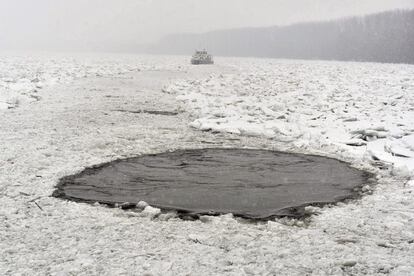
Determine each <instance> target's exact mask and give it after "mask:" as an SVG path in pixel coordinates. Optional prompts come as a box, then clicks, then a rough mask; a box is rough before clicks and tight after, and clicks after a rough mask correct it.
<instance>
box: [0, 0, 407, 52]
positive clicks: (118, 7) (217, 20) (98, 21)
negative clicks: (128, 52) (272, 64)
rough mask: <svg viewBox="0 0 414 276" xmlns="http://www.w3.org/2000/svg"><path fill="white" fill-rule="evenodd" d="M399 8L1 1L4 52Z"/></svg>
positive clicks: (338, 1)
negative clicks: (6, 50)
mask: <svg viewBox="0 0 414 276" xmlns="http://www.w3.org/2000/svg"><path fill="white" fill-rule="evenodd" d="M398 8H400V9H403V8H414V0H0V48H8V49H14V48H16V49H17V48H29V49H30V48H33V49H47V48H49V49H53V48H68V49H70V48H77V49H94V48H105V47H106V46H108V47H113V46H116V45H126V44H131V43H132V44H140V43H148V42H152V41H155V40H157V39H159V38H160V37H162V36H164V35H166V34H170V33H181V32H205V31H209V30H216V29H223V28H237V27H249V26H269V25H286V24H291V23H295V22H301V21H313V20H326V19H332V18H337V17H343V16H350V15H360V14H365V13H374V12H379V11H384V10H390V9H398Z"/></svg>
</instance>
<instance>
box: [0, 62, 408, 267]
mask: <svg viewBox="0 0 414 276" xmlns="http://www.w3.org/2000/svg"><path fill="white" fill-rule="evenodd" d="M36 58H39V57H36ZM50 59H51V57H47V56H46V57H40V58H39V60H37V59H36V60H33V58H30V59H28V58H27V57H21V59H20V64H22V67H21V68H24V69H21V70H20V69H19V70H18V69H16V68H18V66H17V67H16V68H15V67H14V66H13V64H19V63H13V62H15V61H16V57H10V56H7V57H4V56H2V57H1V58H0V61H1V63H0V72H2V73H1V77H0V82H1V84H2V86H1V87H2V89H1V90H0V94H2V93H4V92H5V94H6V93H13V94H14V95H17V96H18V97H23V98H24V97H26V96H25V95H27V93H26V92H25V91H26V90H25V89H26V88H27V89H29V91H31V92H28V94H32V93H36V94H38V96H39V100H36V101H30V100H27V101H25V100H21V101H20V103H21V104H19V106H10V105H9V103H8V105H7V107H6V108H9V107H15V108H11V109H3V110H0V112H1V116H2V120H1V122H0V140H1V141H2V143H1V145H0V198H1V200H0V201H1V208H0V269H1V271H2V273H3V274H5V275H71V274H76V275H144V274H145V273H147V275H383V274H391V275H413V271H414V253H413V252H414V242H413V241H414V213H413V210H414V200H413V197H414V181H413V180H410V181H409V180H408V177H409V175H410V174H412V166H411V165H412V163H410V162H412V156H410V154H411V152H412V151H413V148H412V147H413V146H412V135H413V134H412V133H413V132H414V125H413V124H414V117H413V112H414V111H413V108H414V106H413V104H414V101H413V96H414V94H413V93H414V91H413V89H414V77H413V76H414V74H413V73H414V66H408V65H381V64H369V63H368V64H362V63H337V62H303V61H280V60H279V61H278V60H255V59H217V63H218V65H215V66H206V67H191V66H188V65H187V60H185V59H182V58H180V57H138V56H132V57H131V56H128V57H121V56H106V57H97V56H95V57H92V58H91V57H77V58H76V59H72V57H65V56H64V57H62V59H65V60H67V61H68V62H67V65H64V64H65V62H62V60H61V59H56V57H54V59H56V61H55V62H53V64H54V65H53V66H46V65H45V64H48V63H47V62H45V60H50ZM17 60H18V59H17ZM30 60H33V62H32V63H31V62H30ZM84 63H87V64H88V65H87V66H85V67H82V66H80V65H79V64H84ZM54 66H58V69H50V68H54ZM36 68H43V69H42V70H41V71H42V72H43V73H42V74H40V77H37V75H36V74H37V73H36V70H37V69H36ZM81 68H85V69H81ZM82 70H84V71H82ZM13 72H14V73H13ZM53 72H55V73H53ZM96 72H101V73H96ZM103 72H107V73H103ZM78 73H79V75H77V74H78ZM56 76H57V77H56ZM62 76H68V77H67V78H66V77H62ZM34 77H37V78H38V79H39V80H40V81H41V82H42V83H49V84H50V85H49V84H48V85H44V86H43V87H42V88H41V89H40V88H33V85H35V84H32V80H33V78H34ZM55 77H56V78H57V79H58V81H55V82H54V84H53V83H52V80H53V78H55ZM10 79H12V80H14V81H13V82H9V81H8V80H10ZM22 79H27V80H29V81H30V85H29V81H27V80H24V81H22ZM66 80H67V81H66ZM11 83H24V84H25V85H24V87H25V89H18V88H16V87H14V86H13V85H11ZM33 83H37V82H33ZM26 84H27V86H26ZM29 86H30V88H29ZM34 90H37V91H36V92H34ZM10 91H13V92H10ZM25 93H26V94H25ZM7 97H9V96H7ZM119 110H124V111H125V112H120V111H119ZM134 110H163V111H179V114H178V115H177V116H162V115H155V114H148V113H131V112H128V111H134ZM345 111H346V112H345ZM182 112H183V113H182ZM189 125H191V127H189ZM200 130H204V131H200ZM207 130H208V131H207ZM375 136H376V137H377V138H379V139H375ZM212 146H215V147H221V146H225V147H255V148H266V149H278V150H291V151H301V152H312V153H320V154H324V155H329V156H336V157H338V158H339V159H342V160H346V161H348V162H351V163H352V164H353V165H354V166H357V167H360V168H365V169H368V170H371V171H375V172H376V173H377V174H378V185H377V186H376V187H374V189H373V190H372V187H367V195H365V196H364V197H363V198H361V199H360V200H355V201H352V202H350V203H347V204H338V206H335V207H325V208H322V209H313V210H312V211H314V212H317V213H319V214H318V215H315V216H313V217H311V219H310V221H295V220H285V219H279V220H276V221H270V222H266V223H252V222H248V221H244V220H239V219H237V218H233V217H232V216H231V215H226V216H221V217H204V218H203V219H202V220H200V221H183V220H180V219H178V218H176V217H174V215H161V216H158V217H157V216H156V214H157V212H156V211H154V212H152V211H151V210H147V212H143V213H139V212H138V213H137V212H129V211H122V210H119V209H109V208H103V207H101V206H90V205H87V204H79V203H74V202H67V201H63V200H60V199H56V198H52V197H50V195H51V193H52V191H53V189H54V185H55V184H56V182H57V180H58V179H59V178H60V177H62V176H65V175H68V174H72V173H75V172H78V171H80V170H82V169H83V168H84V167H87V166H91V165H94V164H98V163H102V162H107V161H110V160H114V159H117V158H123V157H129V156H134V155H137V154H145V153H154V152H162V151H166V150H173V149H178V148H199V147H212ZM380 168H381V169H380Z"/></svg>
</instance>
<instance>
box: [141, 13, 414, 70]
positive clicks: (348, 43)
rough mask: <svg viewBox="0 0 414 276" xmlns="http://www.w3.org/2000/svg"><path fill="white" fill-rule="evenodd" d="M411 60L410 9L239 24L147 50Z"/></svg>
mask: <svg viewBox="0 0 414 276" xmlns="http://www.w3.org/2000/svg"><path fill="white" fill-rule="evenodd" d="M200 48H206V49H207V50H208V51H209V52H211V53H212V54H214V55H217V56H241V57H270V58H292V59H321V60H344V61H372V62H390V63H411V64H414V10H410V11H407V10H405V11H391V12H384V13H379V14H374V15H368V16H365V17H350V18H344V19H340V20H335V21H326V22H311V23H300V24H295V25H290V26H285V27H265V28H243V29H233V30H221V31H213V32H208V33H203V34H176V35H171V36H168V37H165V38H164V39H162V40H161V41H159V42H158V43H157V44H155V45H151V47H149V48H148V49H147V50H146V52H147V53H153V54H187V55H190V54H192V52H193V51H194V50H195V49H200Z"/></svg>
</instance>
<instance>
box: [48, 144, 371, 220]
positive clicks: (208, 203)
mask: <svg viewBox="0 0 414 276" xmlns="http://www.w3.org/2000/svg"><path fill="white" fill-rule="evenodd" d="M369 177H370V174H368V173H367V172H364V171H361V170H357V169H355V168H352V167H350V166H349V165H348V164H346V163H344V162H341V161H339V160H336V159H331V158H326V157H321V156H315V155H305V154H294V153H286V152H278V151H267V150H254V149H219V148H213V149H189V150H177V151H174V152H164V153H160V154H151V155H142V156H138V157H134V158H129V159H122V160H116V161H113V162H110V163H105V164H102V165H97V166H94V167H91V168H87V169H85V170H84V171H82V172H80V173H79V174H76V175H72V176H67V177H64V178H62V179H61V180H60V182H59V184H58V185H57V190H56V191H55V192H54V196H57V197H62V198H66V199H70V200H75V201H83V202H90V203H93V202H100V203H105V204H110V205H114V204H122V203H126V202H128V203H129V205H128V206H134V204H136V203H138V202H139V201H145V202H147V203H148V204H150V205H151V206H155V207H159V208H161V209H163V210H177V211H179V212H180V213H184V214H191V215H202V214H210V215H217V214H225V213H233V214H234V215H236V216H241V217H245V218H251V219H267V218H272V217H277V216H302V215H304V212H303V207H304V206H306V205H311V204H326V203H334V202H338V201H341V200H344V199H347V198H353V197H355V196H356V195H357V190H358V188H360V187H361V186H363V185H365V184H366V183H367V181H368V178H369Z"/></svg>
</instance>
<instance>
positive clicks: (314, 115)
mask: <svg viewBox="0 0 414 276" xmlns="http://www.w3.org/2000/svg"><path fill="white" fill-rule="evenodd" d="M237 65H238V67H239V69H240V71H241V73H240V74H238V75H236V74H231V75H217V74H216V75H211V76H209V77H207V78H204V79H202V80H188V81H181V82H177V83H175V84H172V85H170V86H167V87H166V88H165V89H164V91H165V92H167V93H174V94H176V95H177V99H178V100H180V101H181V102H183V103H184V106H185V107H186V108H187V109H188V110H189V111H190V112H191V113H192V114H193V116H194V117H195V118H196V119H195V120H194V121H193V122H191V124H190V125H191V126H192V127H194V128H197V129H200V130H203V131H213V132H227V133H235V134H240V135H243V136H263V137H267V138H269V139H275V140H278V141H286V142H289V143H291V144H292V145H294V146H295V147H296V148H297V149H301V150H304V151H319V152H322V153H332V154H335V155H339V156H343V158H347V157H353V158H354V159H357V158H362V157H364V156H365V157H367V158H368V159H370V160H371V161H372V162H374V163H379V162H380V163H382V164H381V165H383V166H387V165H393V166H394V172H396V173H397V172H398V173H399V174H403V175H405V176H409V175H411V176H414V66H411V65H392V64H370V63H336V62H301V61H296V62H294V61H276V60H275V61H268V60H252V61H248V60H245V61H244V62H239V63H238V64H237ZM377 165H378V164H377Z"/></svg>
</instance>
